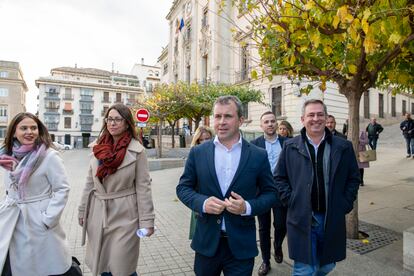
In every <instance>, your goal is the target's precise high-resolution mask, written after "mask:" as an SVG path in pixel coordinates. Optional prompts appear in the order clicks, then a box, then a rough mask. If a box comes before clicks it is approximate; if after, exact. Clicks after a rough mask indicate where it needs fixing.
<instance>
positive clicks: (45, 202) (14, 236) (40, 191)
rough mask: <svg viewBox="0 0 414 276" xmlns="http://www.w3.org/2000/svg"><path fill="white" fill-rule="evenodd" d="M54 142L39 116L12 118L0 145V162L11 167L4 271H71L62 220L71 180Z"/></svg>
mask: <svg viewBox="0 0 414 276" xmlns="http://www.w3.org/2000/svg"><path fill="white" fill-rule="evenodd" d="M52 147H53V146H52V141H51V139H50V136H49V133H48V131H47V128H46V127H45V126H44V125H43V123H42V122H41V121H40V120H39V119H38V118H37V117H36V116H35V115H33V114H31V113H19V114H17V115H16V117H14V118H13V120H12V121H11V123H10V125H9V127H8V131H7V134H6V138H5V141H4V146H3V147H2V149H1V150H0V165H1V166H2V167H3V168H4V169H6V170H7V173H6V175H5V190H6V197H5V200H4V201H2V202H1V203H0V233H1V235H0V273H1V272H2V271H3V273H4V274H6V275H7V273H11V274H12V275H13V276H23V275H33V276H45V275H71V274H70V269H71V264H72V260H71V257H70V254H69V249H68V244H67V241H66V238H65V233H64V232H63V228H62V226H61V225H60V222H59V221H60V217H61V215H62V212H63V209H64V208H65V205H66V202H67V200H68V194H69V184H68V181H67V178H66V172H65V169H64V167H63V162H62V159H61V158H60V156H59V153H58V152H57V151H56V150H54V149H52ZM7 254H9V262H8V263H7V261H6V255H7ZM4 266H5V267H7V268H9V271H8V272H6V271H4V269H3V267H4ZM7 268H6V269H7ZM10 270H11V271H10Z"/></svg>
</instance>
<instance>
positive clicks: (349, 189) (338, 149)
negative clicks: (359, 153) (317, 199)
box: [275, 128, 360, 265]
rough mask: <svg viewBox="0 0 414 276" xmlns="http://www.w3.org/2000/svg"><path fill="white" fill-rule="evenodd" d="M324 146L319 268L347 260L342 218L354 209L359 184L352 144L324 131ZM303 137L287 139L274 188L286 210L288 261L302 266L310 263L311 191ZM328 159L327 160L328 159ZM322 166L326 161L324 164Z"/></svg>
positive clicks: (311, 180) (277, 167)
mask: <svg viewBox="0 0 414 276" xmlns="http://www.w3.org/2000/svg"><path fill="white" fill-rule="evenodd" d="M325 132H326V134H325V135H326V139H328V136H331V138H329V141H330V142H328V140H327V143H326V145H325V147H326V148H325V151H327V150H328V152H329V155H328V154H327V158H326V159H327V160H326V165H324V167H325V170H326V171H328V172H329V177H324V178H325V193H326V201H327V204H326V206H327V208H326V219H325V239H324V248H323V253H322V256H321V258H320V262H321V265H324V264H328V263H332V262H337V261H341V260H343V259H345V257H346V227H345V214H347V213H349V212H350V211H351V210H352V208H353V202H354V200H355V198H356V195H357V192H358V187H359V183H360V176H359V169H358V164H357V160H356V158H355V153H354V150H353V148H352V144H351V142H349V141H347V140H345V139H342V138H338V137H335V136H332V135H331V133H330V132H329V130H328V129H327V128H326V129H325ZM305 139H306V138H305V129H302V135H299V136H296V137H295V138H292V139H289V140H287V141H286V142H285V146H284V148H283V150H282V153H281V155H280V157H279V162H278V164H277V166H276V175H275V180H276V188H277V189H278V192H279V195H280V199H281V201H282V202H283V203H284V204H286V205H287V206H288V213H287V229H288V246H289V257H290V258H291V259H293V260H295V261H298V262H302V263H307V264H310V263H311V259H312V257H311V256H312V255H311V237H310V233H311V221H312V207H311V187H312V182H313V173H314V172H313V166H312V161H311V158H310V155H309V150H308V147H307V146H306V140H305ZM328 156H329V157H328ZM324 163H325V160H324Z"/></svg>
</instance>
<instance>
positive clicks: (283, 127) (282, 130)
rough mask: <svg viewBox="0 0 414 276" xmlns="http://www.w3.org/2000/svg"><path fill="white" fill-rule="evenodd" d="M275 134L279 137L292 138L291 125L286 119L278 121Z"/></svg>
mask: <svg viewBox="0 0 414 276" xmlns="http://www.w3.org/2000/svg"><path fill="white" fill-rule="evenodd" d="M277 134H278V135H279V136H281V137H287V138H292V137H293V127H292V125H291V124H290V123H289V122H288V121H285V120H283V121H280V122H279V126H278V130H277Z"/></svg>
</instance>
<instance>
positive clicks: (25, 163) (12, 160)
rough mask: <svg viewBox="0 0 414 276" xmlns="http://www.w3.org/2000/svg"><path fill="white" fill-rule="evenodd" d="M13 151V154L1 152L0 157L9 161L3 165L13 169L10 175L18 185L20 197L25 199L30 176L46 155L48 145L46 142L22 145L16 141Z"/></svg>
mask: <svg viewBox="0 0 414 276" xmlns="http://www.w3.org/2000/svg"><path fill="white" fill-rule="evenodd" d="M12 151H13V154H12V156H9V155H7V154H1V155H0V159H1V160H3V161H6V162H8V165H5V166H3V165H2V166H3V167H4V168H5V169H7V170H10V171H11V172H10V177H11V179H12V181H13V182H14V183H15V185H17V190H18V193H19V197H20V198H21V199H24V197H25V190H26V186H27V183H28V182H29V178H30V176H31V175H32V174H33V172H34V171H35V170H36V169H37V168H38V167H39V166H40V164H41V163H42V161H43V159H44V158H45V156H46V146H45V145H44V144H41V145H35V144H32V145H21V144H20V143H19V142H18V141H15V142H14V145H13V150H12ZM16 165H17V166H16ZM14 167H15V169H14Z"/></svg>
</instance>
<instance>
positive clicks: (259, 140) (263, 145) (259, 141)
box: [250, 135, 289, 207]
mask: <svg viewBox="0 0 414 276" xmlns="http://www.w3.org/2000/svg"><path fill="white" fill-rule="evenodd" d="M277 139H278V140H279V143H280V147H281V148H282V149H283V144H284V143H285V140H287V139H289V138H285V137H281V136H278V137H277ZM250 143H251V144H253V145H255V146H257V147H259V148H262V149H265V150H266V140H265V138H264V136H263V135H262V136H259V137H257V138H256V139H254V140H252V141H250ZM274 173H275V172H272V174H274ZM274 206H276V207H277V206H282V202H281V201H280V199H279V196H277V201H276V204H275V205H274Z"/></svg>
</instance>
